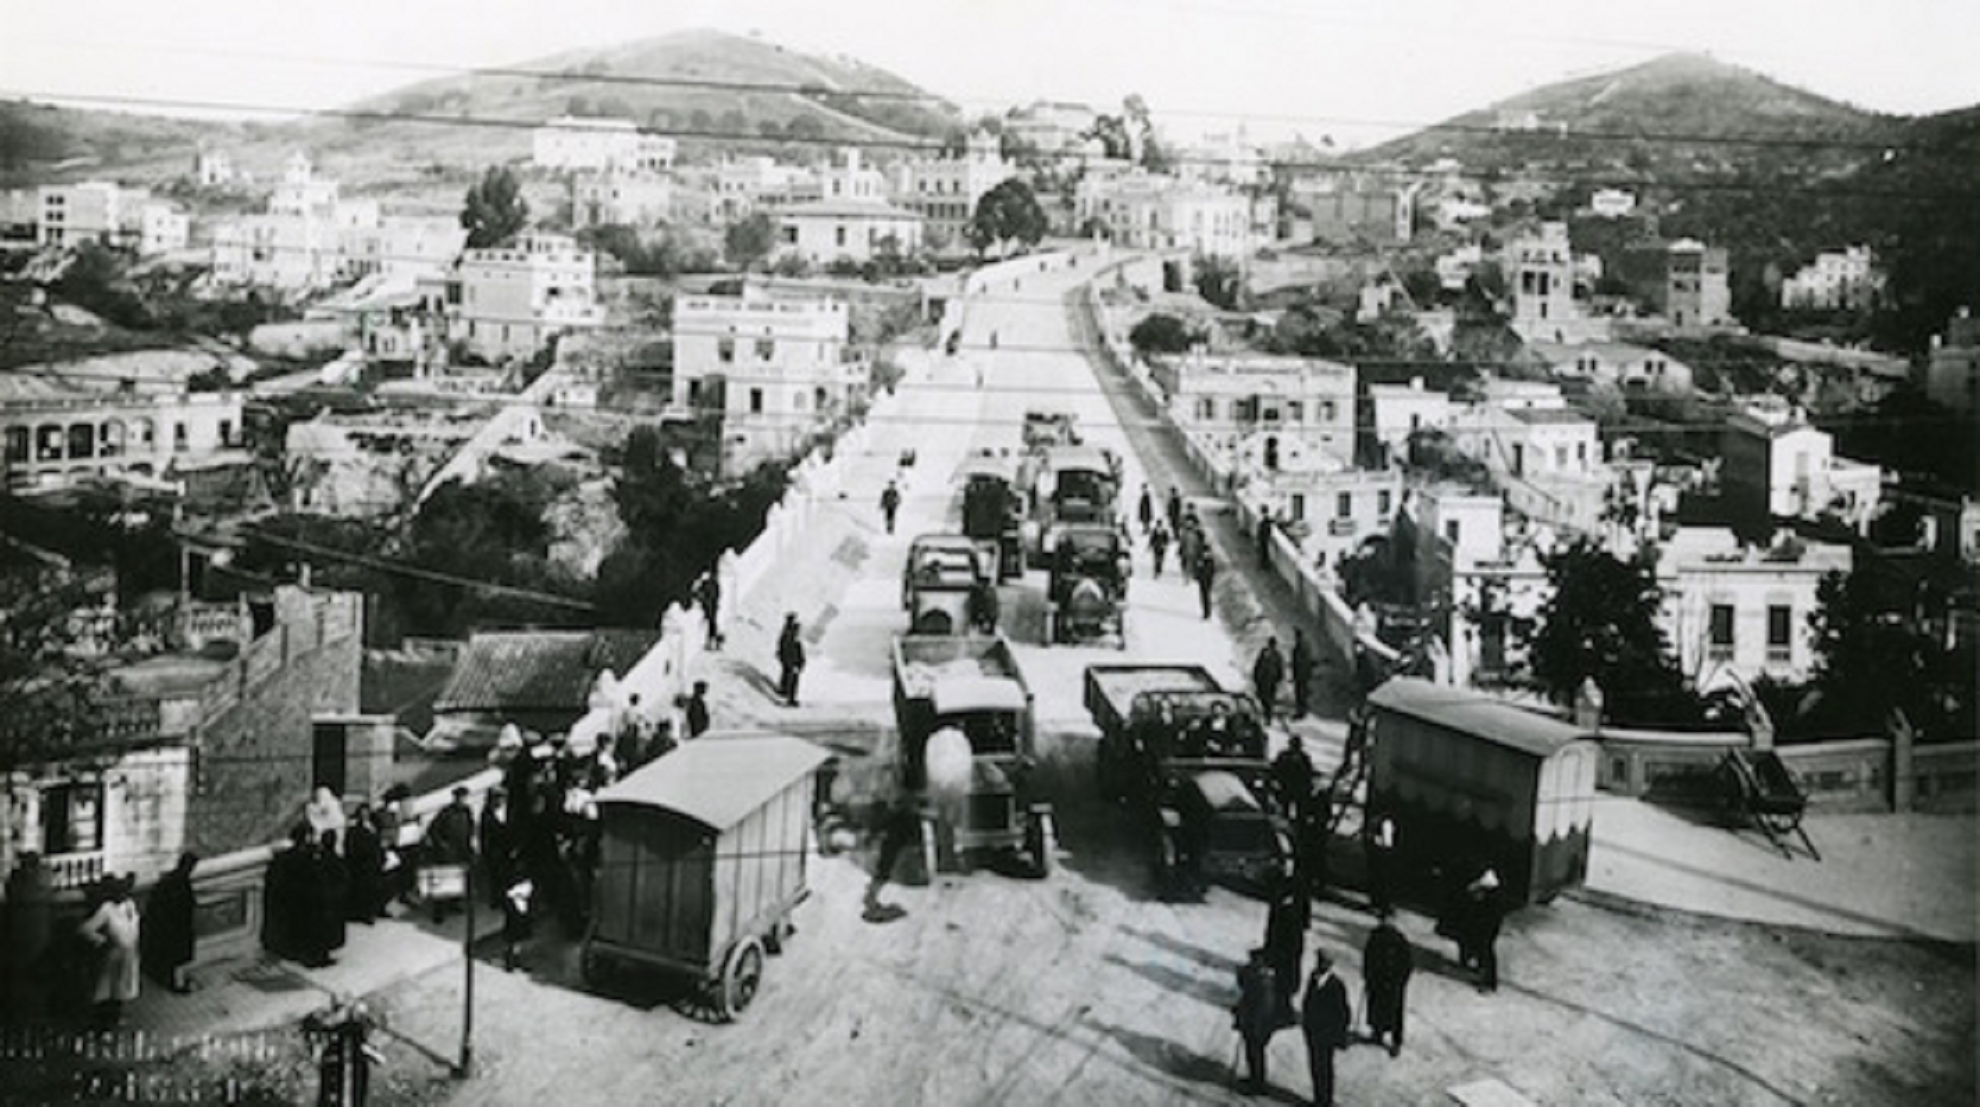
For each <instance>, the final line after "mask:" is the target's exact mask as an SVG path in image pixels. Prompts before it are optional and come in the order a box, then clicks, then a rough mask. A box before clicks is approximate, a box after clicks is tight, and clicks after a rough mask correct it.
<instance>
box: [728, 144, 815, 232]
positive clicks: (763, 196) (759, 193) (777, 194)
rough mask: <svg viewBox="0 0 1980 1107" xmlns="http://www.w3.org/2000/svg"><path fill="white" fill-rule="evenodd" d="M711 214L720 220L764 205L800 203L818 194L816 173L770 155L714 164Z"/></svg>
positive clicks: (731, 219)
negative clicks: (712, 207) (712, 212)
mask: <svg viewBox="0 0 1980 1107" xmlns="http://www.w3.org/2000/svg"><path fill="white" fill-rule="evenodd" d="M713 191H714V193H715V201H714V214H715V217H716V218H717V219H720V220H722V221H723V222H731V221H733V220H737V219H741V218H743V217H744V216H746V215H749V214H751V213H753V212H755V211H758V210H760V209H764V208H778V207H782V206H784V205H786V204H796V203H803V202H805V201H807V200H816V199H818V198H819V197H820V194H821V186H820V184H819V181H818V177H817V175H816V174H814V173H812V172H811V171H810V170H808V169H805V168H803V167H801V166H795V165H784V164H782V163H780V162H778V161H777V160H776V159H774V158H768V157H748V158H733V157H732V158H729V159H728V160H726V161H724V162H722V164H720V165H718V166H716V167H715V172H714V188H713Z"/></svg>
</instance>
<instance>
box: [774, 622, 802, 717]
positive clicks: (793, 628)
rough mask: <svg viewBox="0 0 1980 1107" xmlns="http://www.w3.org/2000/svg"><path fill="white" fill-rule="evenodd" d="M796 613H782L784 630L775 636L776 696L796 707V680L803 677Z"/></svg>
mask: <svg viewBox="0 0 1980 1107" xmlns="http://www.w3.org/2000/svg"><path fill="white" fill-rule="evenodd" d="M803 633H804V632H803V629H802V628H801V627H799V626H798V617H797V612H795V611H787V612H785V613H784V629H783V632H782V633H781V634H779V635H778V636H777V666H778V669H779V673H778V676H777V694H778V695H780V696H782V697H784V702H785V703H786V704H787V705H789V706H791V707H796V706H797V705H798V678H799V677H801V676H803V675H804V636H803Z"/></svg>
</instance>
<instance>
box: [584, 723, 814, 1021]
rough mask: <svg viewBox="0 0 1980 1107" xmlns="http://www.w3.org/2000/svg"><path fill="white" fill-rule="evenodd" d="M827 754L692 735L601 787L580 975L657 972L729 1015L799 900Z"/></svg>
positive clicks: (778, 944) (764, 740) (746, 1001)
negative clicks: (623, 968)
mask: <svg viewBox="0 0 1980 1107" xmlns="http://www.w3.org/2000/svg"><path fill="white" fill-rule="evenodd" d="M830 756H831V755H830V754H829V753H827V752H826V751H825V750H822V749H820V748H818V747H817V746H814V745H812V744H811V743H809V742H805V741H801V740H799V739H796V738H789V737H784V736H781V735H779V736H771V737H734V738H702V739H699V740H697V741H693V742H689V743H687V744H685V745H683V746H681V747H680V748H679V749H677V750H675V751H673V752H672V753H669V754H668V755H667V756H665V757H662V758H660V759H658V760H656V761H653V762H651V763H650V764H648V765H646V766H644V767H643V768H640V769H638V770H635V771H634V772H633V773H632V774H631V775H629V776H627V777H626V778H625V779H623V780H621V781H619V782H617V783H615V784H612V785H610V786H608V787H606V788H605V789H603V790H602V791H600V792H599V793H598V795H597V800H596V802H597V804H598V819H599V828H600V842H599V855H598V873H597V877H596V880H595V881H594V883H593V886H592V911H591V922H590V927H589V931H588V933H587V934H586V935H585V940H584V947H583V951H582V954H581V955H580V958H579V965H580V969H581V971H582V972H583V975H584V978H585V980H586V981H587V982H589V983H591V984H593V985H598V984H600V983H602V982H603V981H604V980H605V978H606V976H607V973H608V971H609V966H611V965H613V964H615V963H622V962H623V963H631V964H635V965H641V966H647V967H651V968H657V969H659V970H661V971H663V972H666V973H669V974H673V975H678V976H685V977H687V978H688V979H689V980H690V981H692V982H693V983H694V984H695V985H696V986H697V988H698V991H699V992H700V994H701V996H702V998H703V999H704V1000H705V1002H706V1003H707V1005H708V1007H709V1008H711V1009H712V1010H713V1011H714V1012H715V1014H716V1015H718V1016H719V1017H720V1018H722V1019H724V1020H733V1019H735V1018H736V1017H737V1016H739V1015H741V1014H742V1013H743V1011H744V1010H745V1009H747V1008H748V1007H749V1005H750V1002H751V1001H752V1000H753V999H755V998H756V992H757V987H758V985H759V984H760V983H761V981H762V977H763V962H764V956H765V954H775V953H781V952H783V947H784V943H785V942H786V941H788V940H789V938H790V936H791V932H792V928H791V921H790V919H791V912H792V911H793V910H795V909H796V908H797V905H798V904H799V903H801V902H803V901H804V899H805V897H806V896H807V895H809V894H810V892H809V888H808V887H807V885H806V882H805V861H806V859H807V858H808V857H809V856H810V853H811V850H810V836H811V823H812V815H813V810H814V804H813V799H814V793H813V789H814V788H815V786H816V776H817V773H818V770H819V767H820V766H822V765H824V764H825V762H826V761H827V760H828V759H829V758H830Z"/></svg>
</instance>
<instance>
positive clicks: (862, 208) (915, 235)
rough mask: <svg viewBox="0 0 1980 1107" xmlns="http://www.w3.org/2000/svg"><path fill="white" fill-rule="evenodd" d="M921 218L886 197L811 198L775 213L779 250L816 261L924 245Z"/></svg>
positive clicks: (903, 251)
mask: <svg viewBox="0 0 1980 1107" xmlns="http://www.w3.org/2000/svg"><path fill="white" fill-rule="evenodd" d="M921 229H922V223H921V216H919V215H917V214H915V213H914V212H912V211H909V210H907V209H906V208H897V207H895V206H894V205H892V204H889V203H887V202H886V201H884V200H869V199H847V200H833V199H825V200H812V201H810V202H808V203H802V204H792V205H791V206H789V207H787V208H784V209H782V210H780V211H779V212H777V254H778V256H780V257H784V256H794V257H799V258H802V259H804V260H805V261H807V262H809V263H811V264H813V265H829V264H830V263H832V262H835V261H854V262H864V261H870V260H872V259H873V258H874V257H876V256H878V255H880V254H882V253H884V252H886V251H887V249H888V248H889V246H890V244H891V247H892V249H893V250H894V251H895V252H896V253H899V254H903V255H905V254H912V253H914V252H915V251H917V250H919V249H921Z"/></svg>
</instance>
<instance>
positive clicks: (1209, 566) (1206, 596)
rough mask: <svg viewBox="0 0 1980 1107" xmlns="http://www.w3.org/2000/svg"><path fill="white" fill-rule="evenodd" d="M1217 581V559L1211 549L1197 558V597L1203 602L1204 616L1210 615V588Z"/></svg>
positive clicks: (1206, 617)
mask: <svg viewBox="0 0 1980 1107" xmlns="http://www.w3.org/2000/svg"><path fill="white" fill-rule="evenodd" d="M1216 583H1217V559H1216V558H1215V557H1213V556H1211V554H1210V551H1209V550H1205V551H1203V553H1202V555H1201V556H1199V557H1198V558H1197V559H1196V597H1197V599H1198V600H1199V601H1200V602H1201V603H1202V604H1203V617H1204V618H1205V619H1208V618H1209V617H1210V590H1211V587H1212V586H1213V585H1215V584H1216Z"/></svg>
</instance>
